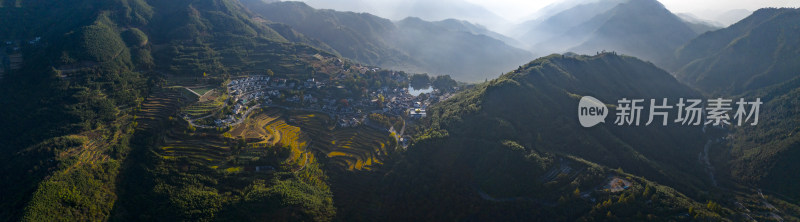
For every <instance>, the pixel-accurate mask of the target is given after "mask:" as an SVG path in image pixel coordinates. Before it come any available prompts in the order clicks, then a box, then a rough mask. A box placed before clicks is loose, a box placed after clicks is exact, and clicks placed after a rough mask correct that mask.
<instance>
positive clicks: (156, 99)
mask: <svg viewBox="0 0 800 222" xmlns="http://www.w3.org/2000/svg"><path fill="white" fill-rule="evenodd" d="M183 101H185V99H183ZM181 102H182V97H181V93H180V92H178V91H176V90H171V89H162V90H159V91H158V92H155V93H154V94H153V95H150V97H148V98H147V99H146V100H145V102H144V103H143V104H142V107H141V109H140V110H139V112H138V113H137V114H136V115H137V118H136V122H137V124H138V126H137V129H136V130H141V131H151V130H152V129H158V128H162V127H164V122H165V121H164V120H166V119H167V118H168V117H169V116H170V115H172V114H173V113H175V112H176V110H178V108H179V107H180V106H181Z"/></svg>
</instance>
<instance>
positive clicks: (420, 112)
mask: <svg viewBox="0 0 800 222" xmlns="http://www.w3.org/2000/svg"><path fill="white" fill-rule="evenodd" d="M408 116H410V117H411V118H424V117H425V116H427V113H426V112H425V110H424V109H420V108H414V109H409V111H408Z"/></svg>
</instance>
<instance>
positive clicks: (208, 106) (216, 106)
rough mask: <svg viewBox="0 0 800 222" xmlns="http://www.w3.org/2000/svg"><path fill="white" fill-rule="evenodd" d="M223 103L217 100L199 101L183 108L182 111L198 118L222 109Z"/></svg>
mask: <svg viewBox="0 0 800 222" xmlns="http://www.w3.org/2000/svg"><path fill="white" fill-rule="evenodd" d="M223 105H224V104H223V103H222V102H219V101H206V102H200V103H195V104H192V105H190V106H188V107H186V108H184V109H183V113H185V114H187V115H189V117H190V118H199V117H204V116H208V115H211V114H213V113H214V112H216V111H218V110H220V109H222V106H223Z"/></svg>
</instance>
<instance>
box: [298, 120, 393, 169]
mask: <svg viewBox="0 0 800 222" xmlns="http://www.w3.org/2000/svg"><path fill="white" fill-rule="evenodd" d="M292 119H293V120H294V122H296V124H297V125H298V126H300V128H302V129H303V131H304V132H305V133H308V134H309V135H310V137H311V138H313V143H312V145H311V149H313V150H315V151H318V152H321V153H323V154H325V155H326V156H327V157H328V158H330V160H331V163H333V165H334V166H336V167H340V168H342V169H347V170H372V169H373V168H374V167H375V166H378V165H381V164H383V163H384V162H385V158H386V157H387V156H388V155H389V151H390V150H393V148H394V147H395V146H396V141H395V140H394V138H392V137H391V136H390V135H389V133H388V132H384V131H379V130H375V129H372V128H369V127H366V126H361V127H355V128H344V129H336V128H334V126H333V124H332V123H333V122H332V121H331V119H330V118H329V117H328V116H327V115H321V114H315V113H307V112H305V113H303V112H301V113H296V114H294V115H292Z"/></svg>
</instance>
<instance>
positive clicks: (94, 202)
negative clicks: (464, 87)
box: [0, 0, 335, 221]
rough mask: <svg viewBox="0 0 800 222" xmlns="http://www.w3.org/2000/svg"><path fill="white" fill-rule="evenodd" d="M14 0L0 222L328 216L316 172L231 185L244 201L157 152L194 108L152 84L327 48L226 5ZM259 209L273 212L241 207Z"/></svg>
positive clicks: (5, 82) (2, 101) (5, 16)
mask: <svg viewBox="0 0 800 222" xmlns="http://www.w3.org/2000/svg"><path fill="white" fill-rule="evenodd" d="M8 2H9V1H5V2H4V3H3V4H5V3H8ZM14 2H18V3H19V4H18V5H19V6H18V7H1V8H0V24H2V27H3V29H4V30H5V29H7V30H10V31H8V32H2V34H1V35H3V36H2V38H4V39H5V38H9V39H13V40H15V42H22V44H20V49H19V52H15V53H19V54H20V55H21V57H22V60H23V61H24V62H22V64H21V68H20V69H19V70H12V71H11V72H8V73H5V75H4V78H3V79H2V80H0V86H2V87H0V92H2V94H1V95H0V105H2V107H3V108H2V109H0V122H2V123H3V124H2V125H0V144H2V145H0V151H2V154H0V160H2V161H3V162H4V164H3V165H2V166H1V167H0V169H2V170H3V172H4V173H3V175H2V176H1V177H0V178H1V179H2V181H0V187H2V188H3V189H1V190H0V204H1V205H2V210H0V220H4V221H6V220H7V221H52V220H64V221H82V220H90V221H103V220H110V219H115V220H134V221H137V220H152V219H153V218H162V219H165V220H169V219H174V220H210V219H212V218H215V217H222V216H219V215H220V214H223V213H227V212H231V213H230V214H225V215H223V216H224V217H225V218H228V219H230V220H243V219H244V218H249V217H255V216H254V215H259V216H273V217H285V218H287V219H292V218H296V219H298V220H300V219H301V218H306V219H305V220H311V219H314V220H330V218H332V217H333V214H335V212H334V208H333V203H332V202H331V199H330V198H331V197H330V192H329V191H328V190H327V189H328V188H327V185H326V184H325V182H324V181H323V182H319V181H314V182H313V183H314V185H309V183H312V182H309V178H310V177H312V176H307V177H304V178H305V179H300V178H297V177H295V176H291V175H289V176H288V177H282V178H276V179H275V180H270V181H269V182H267V183H265V182H264V181H263V180H256V178H252V177H246V178H240V179H236V181H237V183H238V182H244V184H245V185H244V186H243V187H238V188H237V190H244V189H249V190H247V191H248V192H249V194H251V196H249V197H247V198H243V197H242V196H243V195H244V194H242V193H239V192H236V193H233V194H232V192H231V191H230V190H225V189H220V190H221V191H219V192H218V190H217V189H218V188H217V187H215V186H214V185H213V184H209V183H206V182H209V181H212V180H213V181H214V182H213V183H214V184H216V183H217V181H220V183H225V182H228V181H230V178H226V177H224V176H220V174H219V173H218V172H210V171H194V172H186V171H180V169H181V168H178V167H174V168H173V166H174V165H166V164H164V163H163V162H164V160H162V159H160V157H157V156H155V155H153V149H154V147H155V145H156V143H158V141H163V140H162V138H163V136H164V135H165V133H164V132H163V131H159V130H163V129H161V128H160V127H158V126H165V125H166V124H164V123H163V122H165V121H166V119H168V118H167V116H171V115H173V114H174V112H176V109H177V107H178V106H179V105H180V104H181V103H182V102H186V101H189V100H190V98H186V97H183V96H181V94H180V92H178V91H177V90H174V89H161V86H162V85H163V84H167V83H166V81H165V78H166V77H167V76H180V77H183V78H185V79H192V80H195V81H194V82H200V81H197V79H200V78H202V79H203V81H206V80H207V81H208V82H210V83H211V84H214V83H213V82H214V81H220V79H223V78H224V77H225V76H227V75H232V74H237V73H239V72H245V71H251V70H256V69H257V70H261V71H263V70H265V69H272V70H274V71H275V72H281V73H293V74H296V75H306V74H311V73H312V72H313V67H312V64H310V62H308V61H307V60H305V59H303V58H301V57H303V56H306V57H309V56H311V55H316V54H321V55H326V56H328V55H330V54H329V53H327V52H323V51H320V50H318V49H316V48H314V47H312V46H308V45H305V44H298V43H294V42H290V40H287V38H284V37H283V36H281V35H280V33H279V32H277V31H275V30H273V29H272V28H270V27H269V26H267V25H265V24H262V23H259V22H255V21H254V20H252V19H251V17H252V16H251V14H249V12H247V11H246V10H244V6H242V5H241V4H240V3H239V2H238V1H233V0H200V1H189V0H181V1H145V0H114V1H55V2H53V1H24V2H23V1H14ZM4 6H5V5H4ZM6 12H8V13H6ZM65 18H69V19H65ZM284 31H285V30H284ZM286 33H289V32H286ZM36 37H40V38H38V39H37V38H36ZM291 37H292V38H290V39H296V40H298V41H302V40H303V39H302V38H300V37H301V36H291ZM31 39H34V40H35V41H33V42H32V43H31V42H28V41H29V40H31ZM15 51H16V50H15ZM205 73H207V74H208V76H206V74H205ZM172 84H174V83H172ZM190 84H192V83H190ZM195 84H196V83H195ZM165 166H168V167H165ZM307 169H308V170H312V169H317V168H314V167H307ZM163 172H168V173H163ZM320 174H321V171H319V170H317V171H315V172H312V173H307V174H305V175H313V176H318V175H320ZM198 178H199V180H200V181H202V182H198ZM170 186H178V187H180V189H178V190H172V189H164V188H165V187H170ZM288 193H291V196H290V195H288ZM289 198H302V200H304V201H314V202H313V203H311V202H302V203H300V202H291V201H289V200H288V199H289ZM293 200H296V199H293ZM259 204H272V205H270V206H271V208H270V209H273V211H269V212H265V211H263V209H260V210H258V211H256V208H247V206H252V205H259ZM232 209H235V210H232ZM221 212H222V213H221Z"/></svg>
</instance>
